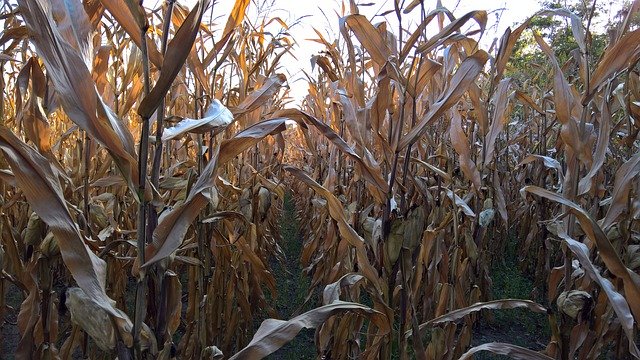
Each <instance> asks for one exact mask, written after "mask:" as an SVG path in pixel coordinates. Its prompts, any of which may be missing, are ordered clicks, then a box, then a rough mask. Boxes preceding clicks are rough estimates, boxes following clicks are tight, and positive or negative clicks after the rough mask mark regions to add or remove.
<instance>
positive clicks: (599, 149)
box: [578, 97, 626, 229]
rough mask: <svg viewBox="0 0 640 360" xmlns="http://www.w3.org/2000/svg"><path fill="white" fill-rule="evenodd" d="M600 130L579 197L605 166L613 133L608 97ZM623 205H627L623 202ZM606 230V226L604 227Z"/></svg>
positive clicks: (603, 108) (581, 180)
mask: <svg viewBox="0 0 640 360" xmlns="http://www.w3.org/2000/svg"><path fill="white" fill-rule="evenodd" d="M600 114H601V115H600V129H599V131H598V142H597V143H596V150H595V152H594V154H593V164H591V169H589V172H588V173H587V174H586V175H585V176H584V177H583V178H582V179H580V183H579V184H578V195H582V194H585V193H587V192H589V190H590V189H591V187H592V180H591V179H593V177H594V176H595V175H596V174H597V173H598V171H600V168H601V167H602V165H604V160H605V156H606V153H607V148H608V147H609V135H610V132H611V111H610V110H609V104H608V103H607V101H606V97H605V98H603V100H602V110H601V112H600ZM622 203H626V202H625V201H622ZM615 204H618V202H617V201H614V202H613V203H612V206H613V205H615ZM603 227H604V228H605V229H606V226H603Z"/></svg>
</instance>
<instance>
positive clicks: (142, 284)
mask: <svg viewBox="0 0 640 360" xmlns="http://www.w3.org/2000/svg"><path fill="white" fill-rule="evenodd" d="M147 30H148V26H144V27H143V28H142V29H141V34H142V39H143V41H141V44H142V45H141V47H140V50H141V52H142V68H143V71H144V76H143V80H144V93H145V95H148V94H149V92H150V87H151V86H150V76H149V54H148V50H147V43H146V41H145V39H146V34H147ZM138 156H139V157H138V173H139V176H138V178H139V185H138V199H139V205H138V229H137V230H138V231H137V235H138V243H137V245H138V263H139V264H140V266H142V264H144V263H145V256H144V250H145V246H146V238H147V231H146V230H147V226H146V225H147V224H146V219H147V215H146V214H147V205H148V204H147V200H146V199H145V191H146V183H147V160H148V157H149V118H148V117H146V116H143V117H142V131H141V132H140V150H139V152H138ZM144 277H145V272H144V271H143V270H141V271H140V274H139V278H138V283H137V286H136V307H135V313H134V323H133V346H134V351H135V358H137V359H141V358H142V351H141V348H140V329H141V328H142V322H143V320H144V317H145V314H146V292H147V289H146V281H145V279H144Z"/></svg>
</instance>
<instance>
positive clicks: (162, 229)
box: [143, 118, 286, 267]
mask: <svg viewBox="0 0 640 360" xmlns="http://www.w3.org/2000/svg"><path fill="white" fill-rule="evenodd" d="M285 121H286V119H282V118H278V119H271V120H266V121H262V122H259V123H257V124H255V125H253V126H250V127H248V128H246V129H245V130H243V131H241V132H239V133H238V134H236V135H235V136H234V137H232V138H231V139H229V140H225V141H224V142H222V144H221V145H220V149H219V152H218V153H217V154H215V155H214V156H212V158H211V159H212V160H211V161H209V163H208V164H207V166H206V167H205V168H204V170H202V174H200V177H199V178H198V180H197V181H196V183H195V184H194V185H193V187H192V188H191V191H190V192H189V195H188V196H187V199H186V200H185V201H184V203H183V204H182V205H179V206H176V207H175V208H173V209H172V210H171V211H170V212H169V213H168V214H167V215H166V216H163V217H161V218H160V221H159V223H158V226H157V227H156V230H155V231H154V232H153V242H152V243H151V244H149V245H148V246H147V248H146V250H145V256H146V259H147V260H146V263H145V264H144V265H143V267H148V266H149V265H151V264H153V263H155V262H158V261H160V260H162V259H164V258H166V257H168V256H169V255H171V254H172V253H173V252H174V251H175V250H177V249H178V248H179V247H180V245H181V244H182V241H183V240H184V237H185V235H186V234H187V230H188V229H189V226H191V224H192V223H193V221H194V220H195V219H196V217H197V216H198V214H200V211H202V209H203V208H204V207H205V206H206V205H207V203H209V201H213V202H214V203H215V205H216V206H217V202H218V194H217V190H216V187H215V181H216V176H215V174H216V170H217V168H218V165H223V164H225V163H226V162H227V161H229V160H231V159H233V158H234V157H236V155H238V154H240V153H242V152H243V151H245V150H247V149H248V148H250V147H252V146H254V145H255V144H257V143H258V142H259V141H260V140H262V139H264V138H265V137H266V136H268V135H272V134H274V133H277V132H282V131H284V130H285V129H286V125H285ZM216 206H213V208H215V207H216Z"/></svg>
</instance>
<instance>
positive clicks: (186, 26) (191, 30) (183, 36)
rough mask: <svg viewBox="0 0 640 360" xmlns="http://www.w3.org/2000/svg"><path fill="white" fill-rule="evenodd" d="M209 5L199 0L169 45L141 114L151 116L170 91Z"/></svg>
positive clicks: (139, 110)
mask: <svg viewBox="0 0 640 360" xmlns="http://www.w3.org/2000/svg"><path fill="white" fill-rule="evenodd" d="M207 6H209V0H200V1H198V2H197V3H196V5H195V6H194V7H193V9H192V10H191V12H190V13H189V15H188V16H187V18H186V19H185V20H184V22H183V23H182V25H181V26H180V28H179V29H178V31H176V34H175V36H174V37H173V39H171V42H169V44H168V45H167V52H166V54H165V57H164V62H163V63H162V68H161V69H160V77H159V78H158V81H157V82H156V84H155V85H154V86H153V89H151V92H149V94H147V96H145V97H144V99H142V102H141V103H140V106H139V107H138V114H139V115H140V116H142V117H145V118H150V117H151V115H153V112H154V111H155V110H156V108H157V107H158V105H159V104H160V102H161V101H162V100H163V99H164V97H165V95H166V94H167V91H169V88H170V87H171V84H173V80H174V79H175V78H176V76H177V75H178V73H179V72H180V69H182V66H183V65H184V62H185V61H186V60H187V56H188V55H189V53H190V52H191V47H192V46H193V42H194V41H195V39H196V35H197V34H198V29H199V28H200V22H202V15H203V14H204V10H205V9H206V8H207Z"/></svg>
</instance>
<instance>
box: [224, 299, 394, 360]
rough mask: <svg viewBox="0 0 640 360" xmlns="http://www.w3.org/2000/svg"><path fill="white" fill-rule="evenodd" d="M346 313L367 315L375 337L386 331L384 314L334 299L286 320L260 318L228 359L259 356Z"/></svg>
mask: <svg viewBox="0 0 640 360" xmlns="http://www.w3.org/2000/svg"><path fill="white" fill-rule="evenodd" d="M348 312H355V313H357V314H359V315H362V316H365V317H367V318H370V319H371V321H372V322H374V323H375V324H376V326H378V328H379V334H378V336H383V335H386V334H387V333H388V332H389V330H390V329H389V325H388V319H387V318H386V316H385V315H384V314H382V313H380V312H378V311H376V310H373V309H371V308H369V307H367V306H364V305H360V304H357V303H351V302H344V301H335V302H333V303H331V304H328V305H323V306H320V307H318V308H315V309H313V310H310V311H307V312H306V313H304V314H301V315H298V316H296V317H294V318H293V319H290V320H287V321H285V320H277V319H267V320H265V321H263V322H262V324H261V325H260V327H259V328H258V331H256V333H255V335H254V336H253V339H251V342H250V343H249V345H247V346H246V347H245V348H244V349H242V350H240V351H239V352H237V353H236V354H235V355H233V356H232V357H231V359H230V360H234V359H236V360H238V359H262V358H264V357H266V356H267V355H269V354H272V353H273V352H275V351H276V350H278V349H280V348H281V347H282V346H283V345H284V344H286V343H288V342H289V341H291V340H292V339H293V338H294V337H295V336H296V335H297V334H298V333H299V332H300V330H302V329H303V328H307V329H312V328H315V327H318V326H320V325H322V323H324V322H325V321H327V319H329V318H330V317H331V316H334V315H338V314H343V313H348Z"/></svg>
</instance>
